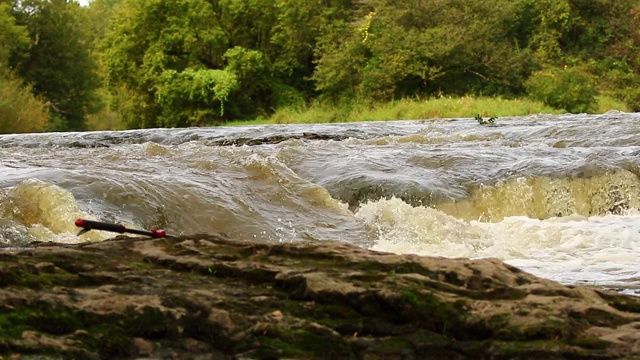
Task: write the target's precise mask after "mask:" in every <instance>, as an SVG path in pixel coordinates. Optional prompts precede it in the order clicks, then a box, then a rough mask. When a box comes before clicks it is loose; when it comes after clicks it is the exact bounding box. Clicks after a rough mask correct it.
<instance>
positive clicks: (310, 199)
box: [0, 112, 640, 289]
mask: <svg viewBox="0 0 640 360" xmlns="http://www.w3.org/2000/svg"><path fill="white" fill-rule="evenodd" d="M639 176H640V114H628V113H620V112H609V113H606V114H601V115H584V114H583V115H561V116H556V115H534V116H527V117H511V118H500V119H498V120H497V124H496V125H494V126H481V125H479V124H478V123H477V122H476V121H475V120H474V119H436V120H416V121H393V122H367V123H340V124H317V125H268V126H244V127H216V128H188V129H150V130H133V131H117V132H116V131H111V132H85V133H46V134H27V135H4V136H0V245H1V246H4V247H15V246H27V245H28V244H29V243H30V242H32V241H56V242H63V243H75V242H83V241H98V240H102V239H106V238H109V237H112V236H113V234H109V233H100V232H96V231H92V232H89V233H87V234H85V235H82V236H79V237H77V236H76V232H77V230H78V229H76V228H75V226H74V224H73V223H74V220H75V219H76V218H79V217H84V218H90V219H97V220H101V221H110V222H119V223H123V224H125V225H127V226H130V227H139V228H152V227H155V228H163V229H165V230H166V231H167V232H168V233H171V234H193V233H210V232H218V233H220V232H221V233H225V234H227V235H228V236H230V237H233V238H239V239H248V240H257V241H266V242H293V241H325V240H336V241H344V242H348V243H351V244H355V245H357V246H362V247H367V248H372V249H376V250H381V251H389V252H396V253H416V254H421V255H432V256H433V255H435V256H445V257H470V258H484V257H496V258H499V259H501V260H504V261H506V262H508V263H510V264H512V265H515V266H518V267H520V268H522V269H524V270H526V271H529V272H531V273H534V274H535V275H538V276H542V277H546V278H550V279H553V280H558V281H560V282H562V283H565V284H588V285H597V286H605V287H606V286H610V287H624V288H627V289H633V288H636V287H640V261H638V259H639V258H640V211H639V210H640V179H639Z"/></svg>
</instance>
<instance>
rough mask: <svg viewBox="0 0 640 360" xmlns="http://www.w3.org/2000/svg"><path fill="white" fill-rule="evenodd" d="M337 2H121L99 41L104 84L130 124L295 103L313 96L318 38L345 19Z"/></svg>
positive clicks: (244, 113)
mask: <svg viewBox="0 0 640 360" xmlns="http://www.w3.org/2000/svg"><path fill="white" fill-rule="evenodd" d="M343 2H345V1H338V0H334V1H323V0H312V1H304V0H277V1H273V0H215V1H205V0H135V1H133V0H123V2H122V3H121V6H119V7H118V10H117V11H116V14H115V16H114V22H113V23H112V30H111V31H110V33H109V34H108V35H107V37H106V39H107V40H106V42H105V48H106V51H105V57H104V59H105V63H106V65H107V68H108V80H109V86H110V89H111V90H112V92H113V93H114V94H116V98H117V101H118V104H119V106H120V110H121V112H122V114H123V116H124V117H125V118H126V119H128V122H129V125H130V126H132V127H151V126H185V125H203V124H209V123H211V122H217V121H225V120H226V119H229V118H244V117H250V116H255V115H257V114H267V113H269V112H270V111H272V110H273V108H275V107H278V106H285V105H292V104H300V103H303V102H304V101H305V99H306V98H308V97H311V96H313V95H314V93H315V89H314V86H313V82H312V81H311V80H310V77H311V75H312V74H313V71H314V64H313V60H314V59H313V57H314V48H315V44H316V41H317V38H318V36H319V34H320V32H322V31H323V29H325V28H326V27H327V26H328V25H327V24H329V23H331V21H333V20H332V19H335V18H339V17H345V15H344V12H343V11H342V9H344V7H343V5H344V4H343ZM347 3H348V2H347ZM195 79H199V80H198V81H194V82H193V83H190V82H191V80H195ZM204 79H207V80H204ZM232 79H233V80H232ZM186 83H190V84H188V85H187V84H186ZM214 83H215V84H216V85H213V84H214ZM198 86H200V87H201V88H195V87H198ZM212 88H216V89H218V90H216V91H218V92H216V91H214V92H211V91H210V89H212ZM223 89H224V91H222V90H223ZM220 91H222V92H220ZM195 94H200V95H197V96H196V95H195ZM202 94H207V96H209V98H205V97H203V96H201V95H202ZM222 94H224V96H222ZM131 98H135V99H136V100H135V101H136V103H137V104H136V103H131V102H130V101H129V99H131ZM220 109H224V111H220Z"/></svg>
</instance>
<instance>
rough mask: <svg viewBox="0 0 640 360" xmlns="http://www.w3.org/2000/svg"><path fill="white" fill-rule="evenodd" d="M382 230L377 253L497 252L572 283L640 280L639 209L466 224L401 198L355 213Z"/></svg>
mask: <svg viewBox="0 0 640 360" xmlns="http://www.w3.org/2000/svg"><path fill="white" fill-rule="evenodd" d="M356 216H357V217H358V218H360V219H361V220H363V221H364V222H365V223H366V224H367V226H368V227H369V228H370V229H372V231H375V232H376V233H377V242H376V245H375V246H374V247H373V248H374V249H375V250H380V251H388V252H394V253H400V254H407V253H412V254H419V255H426V256H445V257H469V258H486V257H495V258H498V259H501V260H503V261H505V262H507V263H509V264H512V265H514V266H517V267H520V268H522V269H523V270H525V271H528V272H531V273H533V274H535V275H538V276H541V277H545V278H549V279H553V280H557V281H560V282H562V283H567V284H576V283H580V284H593V285H624V286H635V285H639V284H640V262H638V259H639V258H640V213H638V212H637V211H630V212H627V213H626V214H624V215H606V216H595V217H584V216H567V217H562V218H552V219H547V220H538V219H531V218H528V217H523V216H514V217H507V218H505V219H504V220H502V221H500V222H496V223H486V222H479V221H471V222H465V221H462V220H460V219H457V218H455V217H452V216H448V215H446V214H444V213H442V212H440V211H437V210H434V209H430V208H425V207H412V206H410V205H408V204H406V203H404V202H402V201H401V200H399V199H390V200H380V201H376V202H370V203H368V204H366V205H364V206H363V207H362V208H361V209H359V211H358V212H357V213H356Z"/></svg>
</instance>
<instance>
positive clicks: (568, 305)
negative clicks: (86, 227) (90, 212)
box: [0, 235, 640, 360]
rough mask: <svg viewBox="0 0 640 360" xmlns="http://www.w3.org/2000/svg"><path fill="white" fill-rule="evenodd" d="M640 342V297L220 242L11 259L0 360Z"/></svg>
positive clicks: (462, 264) (311, 354)
mask: <svg viewBox="0 0 640 360" xmlns="http://www.w3.org/2000/svg"><path fill="white" fill-rule="evenodd" d="M639 330H640V298H636V297H630V296H624V295H620V294H616V293H613V292H607V291H601V290H596V289H589V288H581V287H566V286H562V285H560V284H558V283H556V282H553V281H549V280H545V279H540V278H537V277H535V276H533V275H530V274H528V273H525V272H522V271H520V270H519V269H516V268H514V267H511V266H509V265H506V264H504V263H502V262H500V261H498V260H492V259H487V260H467V259H446V258H428V257H419V256H400V255H393V254H385V253H378V252H373V251H368V250H364V249H361V248H356V247H351V246H347V245H344V244H338V243H316V244H259V243H248V242H239V241H232V240H228V239H225V238H223V237H219V236H212V235H197V236H189V237H179V238H165V239H151V240H150V239H141V238H127V237H118V238H115V239H113V240H108V241H104V242H100V243H87V244H81V245H74V246H69V245H59V244H39V245H37V246H34V247H33V248H30V249H23V250H3V251H0V354H4V355H0V359H10V358H11V359H29V358H38V359H43V358H46V359H130V358H154V359H314V358H315V359H327V358H333V359H367V360H374V359H448V360H454V359H466V358H474V359H513V358H519V359H565V358H566V359H620V358H629V359H632V358H640V331H639ZM3 356H5V357H3Z"/></svg>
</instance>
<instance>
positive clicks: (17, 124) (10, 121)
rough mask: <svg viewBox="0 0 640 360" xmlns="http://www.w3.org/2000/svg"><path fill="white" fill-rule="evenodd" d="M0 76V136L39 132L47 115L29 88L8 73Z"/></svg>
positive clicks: (44, 123)
mask: <svg viewBox="0 0 640 360" xmlns="http://www.w3.org/2000/svg"><path fill="white" fill-rule="evenodd" d="M1 75H2V76H0V134H9V133H25V132H40V131H44V130H45V129H46V125H47V119H48V117H49V114H48V112H47V107H46V105H45V104H44V102H43V101H42V100H40V99H38V98H36V97H35V96H33V94H32V93H31V88H30V87H29V86H28V85H25V84H24V83H23V82H22V80H21V79H19V78H16V77H15V76H13V74H11V73H10V72H8V71H7V72H5V73H4V74H1Z"/></svg>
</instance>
